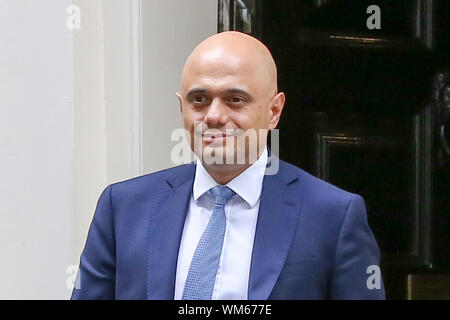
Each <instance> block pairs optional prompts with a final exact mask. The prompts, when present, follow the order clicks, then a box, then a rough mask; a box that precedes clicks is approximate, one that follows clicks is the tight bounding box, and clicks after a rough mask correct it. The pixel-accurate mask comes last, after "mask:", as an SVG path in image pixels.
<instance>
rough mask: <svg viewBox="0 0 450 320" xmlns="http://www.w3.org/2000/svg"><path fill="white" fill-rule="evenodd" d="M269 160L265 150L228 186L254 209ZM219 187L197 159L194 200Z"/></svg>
mask: <svg viewBox="0 0 450 320" xmlns="http://www.w3.org/2000/svg"><path fill="white" fill-rule="evenodd" d="M267 158H268V156H267V148H265V149H264V151H263V153H262V154H261V156H260V157H259V158H258V160H256V162H255V163H253V164H252V165H251V166H250V167H248V168H247V169H246V170H245V171H244V172H242V173H241V174H240V175H238V176H237V177H235V178H234V179H233V180H231V181H230V182H228V183H227V184H226V186H227V187H229V188H230V189H231V190H233V191H234V192H235V193H236V194H238V195H239V196H240V197H241V198H242V199H243V200H244V201H245V202H247V204H248V205H249V206H250V207H252V208H253V207H254V206H255V205H256V203H257V202H258V200H259V197H260V195H261V190H262V183H263V179H264V173H265V170H266V166H267ZM217 185H219V184H218V183H217V182H216V181H215V180H214V179H213V177H211V175H210V174H209V173H208V171H206V169H205V167H204V166H203V164H202V162H201V161H200V160H199V159H198V158H197V166H196V169H195V178H194V186H193V196H194V200H195V201H197V200H198V199H199V198H200V197H201V196H202V195H203V194H204V193H206V192H208V191H209V190H210V189H211V188H212V187H215V186H217Z"/></svg>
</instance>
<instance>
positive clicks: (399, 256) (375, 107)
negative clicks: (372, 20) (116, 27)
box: [219, 0, 450, 299]
mask: <svg viewBox="0 0 450 320" xmlns="http://www.w3.org/2000/svg"><path fill="white" fill-rule="evenodd" d="M241 2H242V3H243V4H244V5H245V6H246V7H247V8H248V9H249V10H250V12H251V25H249V24H248V23H247V24H246V23H245V22H244V21H243V20H242V18H241V15H240V14H241V12H240V10H241V9H242V8H243V6H242V4H241V3H239V1H234V0H230V7H229V8H226V7H223V3H224V1H219V31H223V30H241V31H245V32H247V33H250V34H252V35H254V36H255V37H257V38H259V39H261V40H262V41H263V42H264V43H265V44H266V45H267V46H268V47H269V49H270V50H271V52H272V54H273V56H274V59H275V61H276V62H277V66H278V77H279V78H278V80H279V90H280V91H284V92H285V93H286V97H287V102H286V106H285V110H284V111H283V116H282V119H281V121H280V125H279V128H280V157H281V158H282V159H284V160H286V161H288V162H291V163H293V164H295V165H297V166H299V167H301V168H303V169H305V170H307V171H309V172H310V173H312V174H314V175H316V176H318V177H320V178H322V179H324V180H327V181H330V182H331V183H333V184H335V185H337V186H339V187H341V188H343V189H345V190H348V191H351V192H354V193H358V194H361V195H362V196H363V197H364V199H365V201H366V206H367V213H368V219H369V225H370V226H371V229H372V230H373V232H374V234H375V237H376V239H377V241H378V244H379V246H380V249H381V252H382V261H381V269H382V272H383V277H384V282H385V287H386V295H387V298H388V299H406V298H408V295H409V297H410V296H411V290H412V289H411V288H410V290H409V291H408V275H412V274H414V275H449V274H450V235H449V234H450V232H449V231H450V197H449V196H448V193H449V190H450V188H449V186H450V151H449V150H448V147H447V149H446V144H450V134H449V132H450V116H449V114H450V75H449V71H450V55H449V53H450V50H449V49H450V32H449V31H450V1H447V0H441V1H438V0H436V1H430V0H425V1H408V0H405V1H399V0H376V1H364V0H361V1H350V0H328V1H323V0H322V1H318V0H277V1H268V0H267V1H241ZM369 5H378V6H379V7H380V10H381V29H379V30H377V29H374V30H369V29H368V28H367V26H366V20H367V19H368V18H369V16H370V14H368V13H366V9H367V7H368V6H369ZM225 15H226V16H227V17H228V18H229V21H230V22H229V23H228V25H227V23H226V22H224V19H223V17H224V16H225ZM442 130H443V131H442ZM441 131H442V132H443V134H442V133H441ZM449 289H450V288H449Z"/></svg>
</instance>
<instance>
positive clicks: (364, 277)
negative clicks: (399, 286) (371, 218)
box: [330, 195, 385, 300]
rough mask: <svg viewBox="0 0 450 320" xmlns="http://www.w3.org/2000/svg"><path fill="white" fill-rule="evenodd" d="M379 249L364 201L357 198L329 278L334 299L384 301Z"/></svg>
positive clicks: (346, 223)
mask: <svg viewBox="0 0 450 320" xmlns="http://www.w3.org/2000/svg"><path fill="white" fill-rule="evenodd" d="M379 265H380V250H379V248H378V244H377V242H376V240H375V237H374V236H373V233H372V231H371V230H370V227H369V225H368V223H367V214H366V207H365V204H364V200H363V199H362V198H361V197H360V196H358V195H355V196H354V197H353V198H352V199H351V200H350V203H349V205H348V208H347V211H346V214H345V217H344V221H343V223H342V227H341V230H340V234H339V238H338V242H337V246H336V251H335V259H334V265H333V272H332V275H331V279H330V298H331V299H364V300H369V299H385V291H384V284H383V279H382V276H381V271H380V269H379Z"/></svg>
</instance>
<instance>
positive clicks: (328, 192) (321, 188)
mask: <svg viewBox="0 0 450 320" xmlns="http://www.w3.org/2000/svg"><path fill="white" fill-rule="evenodd" d="M280 161H281V162H282V165H283V166H285V168H286V169H287V170H289V171H291V172H295V174H297V176H298V179H297V181H296V187H297V188H298V190H299V192H301V193H302V194H303V195H304V196H305V197H306V198H307V199H309V201H315V202H317V203H318V204H340V205H348V203H349V202H350V200H352V199H353V198H355V197H360V196H359V195H357V194H355V193H352V192H349V191H347V190H344V189H342V188H340V187H338V186H336V185H333V184H332V183H330V182H327V181H325V180H322V179H320V178H318V177H316V176H314V175H312V174H311V173H309V172H307V171H305V170H303V169H301V168H299V167H297V166H295V165H293V164H291V163H288V162H285V161H282V160H280Z"/></svg>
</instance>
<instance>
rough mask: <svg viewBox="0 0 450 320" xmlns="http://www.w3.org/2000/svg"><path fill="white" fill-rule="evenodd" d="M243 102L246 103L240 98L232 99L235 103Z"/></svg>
mask: <svg viewBox="0 0 450 320" xmlns="http://www.w3.org/2000/svg"><path fill="white" fill-rule="evenodd" d="M242 101H244V99H242V98H239V97H232V98H231V102H233V103H239V102H242Z"/></svg>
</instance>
